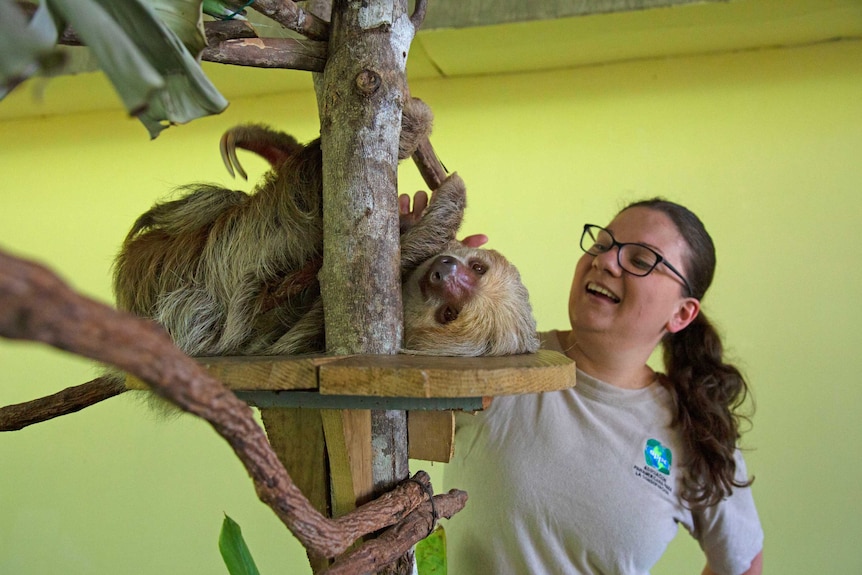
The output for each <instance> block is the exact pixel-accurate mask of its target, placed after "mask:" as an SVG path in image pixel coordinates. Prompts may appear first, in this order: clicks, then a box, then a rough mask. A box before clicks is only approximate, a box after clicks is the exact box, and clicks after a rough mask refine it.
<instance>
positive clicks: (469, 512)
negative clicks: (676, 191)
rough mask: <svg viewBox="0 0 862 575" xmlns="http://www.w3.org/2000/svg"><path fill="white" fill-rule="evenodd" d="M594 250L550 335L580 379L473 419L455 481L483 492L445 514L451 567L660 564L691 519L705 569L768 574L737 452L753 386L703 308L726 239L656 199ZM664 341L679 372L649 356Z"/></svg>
mask: <svg viewBox="0 0 862 575" xmlns="http://www.w3.org/2000/svg"><path fill="white" fill-rule="evenodd" d="M474 241H475V240H474ZM480 241H481V240H480ZM581 247H582V249H583V250H584V252H585V253H584V255H583V256H582V257H581V259H580V260H579V261H578V263H577V266H576V268H575V275H574V280H573V282H572V288H571V294H570V297H569V319H570V322H571V330H570V331H552V332H549V333H545V334H542V335H543V345H544V347H546V348H547V349H554V350H557V351H560V352H562V353H565V354H566V355H567V356H568V357H570V358H572V359H574V360H575V362H576V364H577V367H578V384H577V385H576V386H575V387H574V388H571V389H566V390H563V391H559V392H552V393H544V394H533V395H520V396H509V397H498V398H496V399H495V400H494V402H493V403H492V405H491V407H490V408H489V409H488V410H486V411H484V412H481V413H479V414H476V415H470V414H459V415H458V420H457V423H458V430H457V435H456V449H455V459H454V460H453V462H452V463H451V464H450V465H448V466H447V468H446V471H445V483H446V484H447V485H446V489H448V488H450V487H457V488H459V489H464V490H465V491H467V493H468V494H469V501H468V504H467V507H466V508H465V509H464V511H462V512H461V513H459V514H458V515H456V516H455V517H454V518H453V519H452V520H451V521H449V522H448V523H447V525H446V530H447V535H448V537H447V539H448V545H449V572H450V573H453V574H462V573H463V574H471V575H476V574H483V573H488V574H494V575H498V574H506V573H511V574H544V573H548V574H550V573H557V574H569V573H627V574H628V573H648V572H649V570H650V568H651V567H652V566H653V565H654V564H655V563H656V562H657V561H658V559H659V558H660V557H661V555H662V553H663V552H664V550H665V548H666V546H667V544H668V543H669V542H670V541H671V539H673V537H674V536H675V535H676V532H677V525H678V524H682V525H683V526H685V528H686V529H688V531H689V532H691V533H692V535H693V536H694V537H696V538H697V540H698V541H699V543H700V545H701V547H702V549H703V550H704V553H705V555H706V561H707V566H706V568H705V569H704V571H703V573H705V574H710V573H720V574H724V573H727V574H734V575H738V574H740V573H755V574H756V573H760V572H761V570H762V567H761V565H762V545H763V532H762V530H761V527H760V522H759V520H758V517H757V512H756V510H755V507H754V502H753V499H752V495H751V489H750V487H749V485H750V481H749V479H748V476H747V474H746V469H745V464H744V462H743V459H742V456H741V455H740V453H739V451H738V450H737V449H736V441H737V440H738V438H739V420H740V419H741V416H740V415H738V414H736V413H735V410H736V409H737V408H738V407H739V406H740V404H741V403H742V401H743V400H744V399H745V396H746V393H747V386H746V383H745V381H744V380H743V378H742V377H741V375H740V374H739V372H738V371H737V370H736V368H734V367H733V366H731V365H728V364H725V363H724V362H723V360H722V346H721V341H720V339H719V336H718V334H717V333H716V332H715V330H714V329H713V328H712V326H711V325H710V324H709V322H708V321H707V320H706V317H705V316H704V314H703V312H702V310H701V306H700V300H701V299H702V298H703V296H704V294H705V292H706V290H707V288H708V287H709V285H710V283H711V281H712V277H713V272H714V268H715V250H714V247H713V244H712V240H711V238H710V237H709V235H708V234H707V232H706V230H705V229H704V227H703V225H702V223H701V222H700V220H699V219H698V218H697V217H696V216H695V215H694V214H692V213H691V212H690V211H689V210H687V209H686V208H684V207H682V206H680V205H678V204H674V203H672V202H667V201H663V200H660V199H655V200H648V201H644V202H638V203H635V204H632V205H630V206H628V207H627V208H625V209H624V210H622V211H621V212H620V213H619V214H618V215H617V216H616V218H614V220H613V221H612V222H611V223H610V224H608V225H607V227H606V228H602V227H599V226H593V225H588V226H585V227H584V232H583V237H582V240H581ZM659 344H662V346H663V347H664V360H665V368H666V371H667V374H666V375H663V374H658V373H655V372H654V371H653V370H652V369H651V368H650V367H649V366H648V365H647V360H648V359H649V357H650V355H651V354H652V352H653V351H654V350H655V348H656V347H657V346H658V345H659Z"/></svg>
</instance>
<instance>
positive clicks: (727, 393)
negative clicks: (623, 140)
mask: <svg viewBox="0 0 862 575" xmlns="http://www.w3.org/2000/svg"><path fill="white" fill-rule="evenodd" d="M635 207H642V208H648V209H651V210H656V211H659V212H661V213H663V214H665V215H667V216H668V217H669V218H670V219H671V221H672V222H673V223H674V225H675V226H676V228H677V230H678V231H679V233H680V234H681V235H682V237H683V239H684V240H685V242H686V244H687V245H688V250H687V251H688V253H687V254H686V256H685V261H684V262H683V266H684V269H685V276H686V279H688V282H689V285H690V286H691V290H692V293H691V294H689V295H690V296H691V297H694V298H697V299H702V298H703V296H704V294H705V293H706V290H707V289H708V288H709V286H710V284H711V283H712V278H713V275H714V273H715V246H714V244H713V243H712V238H711V237H710V236H709V234H708V233H707V231H706V228H704V226H703V223H702V222H701V221H700V219H698V217H697V216H696V215H694V214H693V213H692V212H691V211H690V210H688V209H687V208H685V207H683V206H681V205H679V204H676V203H673V202H670V201H667V200H664V199H661V198H653V199H650V200H644V201H640V202H635V203H633V204H630V205H629V206H627V207H626V208H624V210H623V211H625V210H626V209H629V208H635ZM662 346H663V351H664V364H665V370H666V371H667V376H666V377H663V378H661V382H662V385H663V386H664V387H665V388H666V389H667V390H668V391H669V392H670V394H671V396H672V398H673V403H674V409H675V414H674V425H676V426H678V427H679V429H680V430H681V432H682V437H683V441H684V444H685V448H686V452H687V457H688V460H687V466H688V473H687V474H686V476H685V479H684V482H683V495H682V496H683V498H684V499H685V500H686V501H687V502H688V503H689V504H691V505H693V506H709V505H714V504H716V503H718V502H719V501H721V500H722V499H723V498H725V497H727V496H729V495H730V493H731V491H732V488H733V487H746V486H748V485H751V480H747V481H744V482H741V481H739V480H737V479H736V477H735V476H736V460H735V458H734V454H735V451H736V442H737V440H738V439H739V437H740V431H739V427H740V422H741V421H746V422H748V421H749V416H748V415H743V414H740V413H737V411H738V410H739V408H740V407H741V406H742V404H743V403H744V402H745V399H746V397H747V396H748V391H749V390H748V385H747V384H746V383H745V379H743V377H742V374H741V373H740V372H739V370H738V369H737V368H736V367H734V366H733V365H731V364H728V363H725V362H724V358H723V355H724V350H723V346H722V343H721V337H720V336H719V334H718V332H717V331H716V330H715V328H714V327H713V326H712V324H711V323H710V322H709V320H707V318H706V316H705V315H704V313H703V310H701V312H700V313H699V314H698V316H697V317H696V318H695V319H694V321H693V322H692V323H691V324H689V325H688V326H687V327H686V328H685V329H683V330H681V331H679V332H677V333H668V334H667V335H666V336H665V338H664V340H663V341H662Z"/></svg>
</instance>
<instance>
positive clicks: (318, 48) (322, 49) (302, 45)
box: [201, 38, 326, 72]
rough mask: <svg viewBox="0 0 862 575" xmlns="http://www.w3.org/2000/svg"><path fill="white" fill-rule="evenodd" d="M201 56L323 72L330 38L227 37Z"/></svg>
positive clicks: (247, 63)
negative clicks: (326, 40)
mask: <svg viewBox="0 0 862 575" xmlns="http://www.w3.org/2000/svg"><path fill="white" fill-rule="evenodd" d="M201 57H202V59H204V60H206V61H207V62H217V63H219V64H233V65H236V66H254V67H256V68H290V69H294V70H307V71H310V72H322V71H323V67H324V66H325V65H326V42H314V41H310V40H293V39H290V38H246V39H236V40H224V41H222V42H220V43H218V44H215V45H211V46H210V47H208V48H204V51H203V52H202V53H201Z"/></svg>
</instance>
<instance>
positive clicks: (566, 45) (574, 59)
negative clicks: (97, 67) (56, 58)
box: [0, 0, 862, 120]
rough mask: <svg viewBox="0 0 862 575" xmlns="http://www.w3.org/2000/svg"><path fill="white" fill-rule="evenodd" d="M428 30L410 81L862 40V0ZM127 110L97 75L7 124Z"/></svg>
mask: <svg viewBox="0 0 862 575" xmlns="http://www.w3.org/2000/svg"><path fill="white" fill-rule="evenodd" d="M435 1H436V2H437V3H438V14H440V13H441V12H443V10H444V9H446V10H450V12H448V13H447V14H446V15H445V17H444V16H442V15H438V16H437V17H436V19H435V17H432V14H434V7H435ZM507 4H508V5H511V6H510V8H507V9H506V10H503V9H502V8H501V6H503V5H507ZM495 6H496V8H497V9H496V10H495V9H494V7H495ZM525 6H526V7H531V8H530V9H528V10H526V11H525V10H524V7H525ZM655 6H660V7H655ZM633 8H634V9H633ZM511 19H517V20H519V21H509V20H511ZM476 22H481V23H482V24H478V25H477V24H476ZM426 24H427V26H426V29H423V30H422V31H420V33H419V34H418V35H417V37H416V39H415V40H414V42H413V45H412V47H411V53H410V57H409V59H408V78H409V80H418V79H425V78H448V77H457V76H471V75H486V74H510V73H519V72H526V71H537V70H551V69H564V68H575V67H582V66H594V65H603V64H609V63H613V62H621V61H631V60H637V59H647V58H662V57H674V56H682V55H687V54H707V53H718V52H726V51H735V50H751V49H759V48H770V47H782V46H803V45H809V44H814V43H820V42H828V41H834V40H838V39H853V40H860V39H862V0H732V1H730V2H726V1H712V2H692V0H604V1H600V2H598V1H596V2H586V1H574V0H541V1H535V2H524V1H523V0H474V1H472V2H464V1H463V0H461V1H458V0H429V8H428V17H427V19H426ZM77 52H78V53H79V54H83V55H81V56H80V57H86V51H83V50H80V49H77ZM204 70H205V72H206V73H207V75H208V76H209V77H210V79H211V80H212V81H213V83H214V84H215V85H216V87H217V88H218V89H219V90H220V91H221V92H222V94H223V95H224V96H225V97H226V98H227V99H228V100H231V99H236V98H241V97H246V96H254V95H263V94H271V93H278V92H283V91H293V90H309V89H311V75H310V74H309V73H308V72H300V71H295V70H263V69H254V68H242V67H238V66H225V65H218V64H209V63H204ZM120 107H121V103H120V101H119V99H118V98H117V96H116V95H115V94H114V92H113V89H112V88H111V86H110V84H109V83H108V82H107V80H105V78H104V76H103V75H102V74H101V73H100V72H91V73H85V74H77V75H74V76H61V77H57V78H52V79H43V78H37V79H31V80H29V81H28V82H25V83H24V84H22V85H21V86H19V87H18V88H17V89H16V90H15V91H13V92H12V94H10V95H9V96H8V97H7V98H6V99H5V100H3V101H0V120H4V119H14V118H21V117H27V116H39V115H50V114H68V113H75V112H83V111H92V110H100V109H114V108H120Z"/></svg>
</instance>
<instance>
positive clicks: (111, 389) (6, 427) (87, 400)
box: [0, 377, 126, 431]
mask: <svg viewBox="0 0 862 575" xmlns="http://www.w3.org/2000/svg"><path fill="white" fill-rule="evenodd" d="M124 391H126V386H125V385H123V382H122V380H117V379H115V378H111V377H98V378H96V379H94V380H92V381H88V382H87V383H82V384H81V385H76V386H75V387H70V388H67V389H64V390H63V391H59V392H57V393H55V394H53V395H48V396H45V397H40V398H39V399H34V400H32V401H27V402H24V403H17V404H15V405H7V406H6V407H0V431H18V430H19V429H23V428H25V427H27V426H28V425H33V424H34V423H40V422H42V421H47V420H49V419H53V418H55V417H59V416H61V415H66V414H69V413H74V412H76V411H80V410H82V409H84V408H85V407H90V406H91V405H93V404H96V403H99V402H100V401H104V400H106V399H108V398H111V397H114V396H115V395H119V394H121V393H123V392H124Z"/></svg>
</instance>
